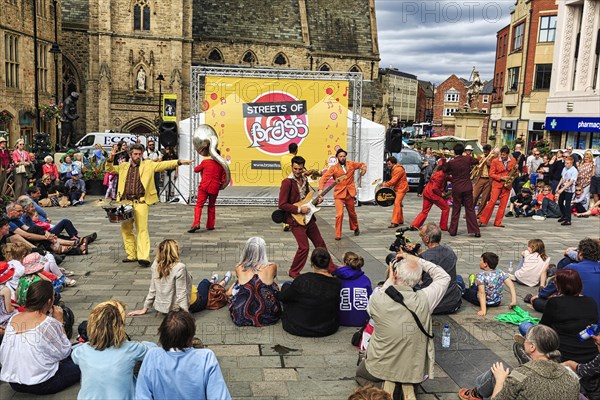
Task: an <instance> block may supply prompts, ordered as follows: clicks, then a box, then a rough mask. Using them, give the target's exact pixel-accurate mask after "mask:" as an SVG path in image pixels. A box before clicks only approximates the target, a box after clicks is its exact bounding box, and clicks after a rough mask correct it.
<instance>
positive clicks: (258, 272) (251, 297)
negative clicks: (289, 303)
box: [229, 236, 339, 326]
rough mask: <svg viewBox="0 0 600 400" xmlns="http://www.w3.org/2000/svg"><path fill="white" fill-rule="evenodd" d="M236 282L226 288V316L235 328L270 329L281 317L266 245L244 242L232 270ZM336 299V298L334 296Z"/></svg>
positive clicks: (274, 267)
mask: <svg viewBox="0 0 600 400" xmlns="http://www.w3.org/2000/svg"><path fill="white" fill-rule="evenodd" d="M235 275H236V277H237V282H236V283H235V286H233V287H232V288H230V293H231V303H230V304H229V313H230V314H231V319H232V320H233V323H234V324H235V325H237V326H265V325H272V324H274V323H276V322H277V321H279V318H280V317H281V303H280V302H279V300H278V299H277V294H278V293H279V286H277V283H275V277H276V276H277V264H275V263H271V262H269V260H268V259H267V245H266V243H265V240H264V239H263V238H260V237H256V236H254V237H251V238H250V239H248V241H247V242H246V245H245V246H244V249H243V250H242V255H241V257H240V262H239V264H238V265H236V267H235ZM338 295H339V294H338Z"/></svg>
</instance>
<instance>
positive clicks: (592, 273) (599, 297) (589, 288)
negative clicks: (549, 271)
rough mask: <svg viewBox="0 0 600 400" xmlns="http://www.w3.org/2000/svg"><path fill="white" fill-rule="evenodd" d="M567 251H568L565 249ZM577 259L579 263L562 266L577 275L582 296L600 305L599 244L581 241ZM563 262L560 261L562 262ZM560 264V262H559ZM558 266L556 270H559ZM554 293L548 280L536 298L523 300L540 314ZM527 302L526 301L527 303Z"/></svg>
mask: <svg viewBox="0 0 600 400" xmlns="http://www.w3.org/2000/svg"><path fill="white" fill-rule="evenodd" d="M567 250H568V249H567ZM577 258H578V260H579V262H577V263H572V264H568V265H565V266H563V267H562V268H570V269H573V270H575V271H577V272H578V273H579V277H580V278H581V281H582V282H583V295H584V296H589V297H592V298H593V299H594V300H595V301H596V304H600V243H599V241H598V240H594V239H583V240H582V241H580V242H579V245H578V246H577ZM562 261H563V260H561V262H562ZM559 264H560V262H559ZM562 268H559V265H557V269H558V270H560V269H562ZM555 293H556V282H555V280H550V281H549V282H548V284H547V285H546V286H545V287H543V288H542V289H540V291H539V293H538V295H537V296H532V297H531V298H529V299H524V300H525V302H526V303H531V305H532V306H533V308H534V309H535V310H536V311H539V312H541V313H543V312H544V310H545V309H546V303H547V301H548V299H549V298H550V297H551V296H553V295H554V294H555ZM527 300H528V301H527Z"/></svg>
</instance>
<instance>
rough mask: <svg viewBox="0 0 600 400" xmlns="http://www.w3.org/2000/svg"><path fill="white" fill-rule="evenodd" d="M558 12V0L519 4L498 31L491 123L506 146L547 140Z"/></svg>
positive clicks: (520, 2) (516, 4)
mask: <svg viewBox="0 0 600 400" xmlns="http://www.w3.org/2000/svg"><path fill="white" fill-rule="evenodd" d="M557 9H558V7H557V4H556V1H555V0H535V1H531V0H518V1H517V2H516V3H515V8H514V10H513V11H512V12H511V21H510V25H509V26H507V27H505V28H503V29H501V30H500V31H499V32H498V35H497V49H496V66H495V76H494V79H495V82H496V84H495V86H496V96H495V97H494V102H495V105H494V113H493V118H492V122H491V123H492V124H493V125H494V126H492V129H496V130H497V132H498V134H499V135H501V136H500V137H499V138H498V139H499V140H500V141H501V142H502V143H509V144H510V143H512V142H514V141H515V140H516V139H521V140H523V141H524V142H525V143H527V144H528V145H531V143H533V142H534V141H537V140H540V139H542V138H543V136H544V122H545V118H546V101H547V98H548V94H549V90H550V80H551V75H552V59H553V56H554V40H555V36H556V18H557ZM498 83H499V84H498ZM500 105H501V106H500Z"/></svg>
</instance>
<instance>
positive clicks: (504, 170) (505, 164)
mask: <svg viewBox="0 0 600 400" xmlns="http://www.w3.org/2000/svg"><path fill="white" fill-rule="evenodd" d="M516 163H517V161H516V160H515V159H514V158H513V157H511V156H510V149H509V148H508V146H504V147H502V148H501V149H500V158H495V159H494V161H492V165H491V167H490V178H491V179H492V193H491V194H490V200H489V201H488V203H487V205H486V206H485V209H484V210H483V212H482V213H481V216H480V217H479V221H480V222H481V225H487V223H488V222H490V218H491V217H492V213H493V212H494V207H496V200H498V198H500V205H499V206H498V211H497V212H496V219H495V220H494V226H499V227H504V225H502V218H504V210H505V209H506V204H507V203H508V198H509V196H510V190H511V188H512V187H511V186H509V187H508V188H505V187H504V182H506V180H507V179H508V175H509V172H510V171H511V170H512V168H513V166H514V165H515V164H516Z"/></svg>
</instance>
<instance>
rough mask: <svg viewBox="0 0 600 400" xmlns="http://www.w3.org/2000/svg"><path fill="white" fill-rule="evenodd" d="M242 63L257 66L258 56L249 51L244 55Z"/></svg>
mask: <svg viewBox="0 0 600 400" xmlns="http://www.w3.org/2000/svg"><path fill="white" fill-rule="evenodd" d="M242 61H243V62H245V63H249V64H256V63H257V61H256V55H255V54H254V53H253V52H252V51H250V50H248V51H247V52H246V53H244V57H242Z"/></svg>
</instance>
